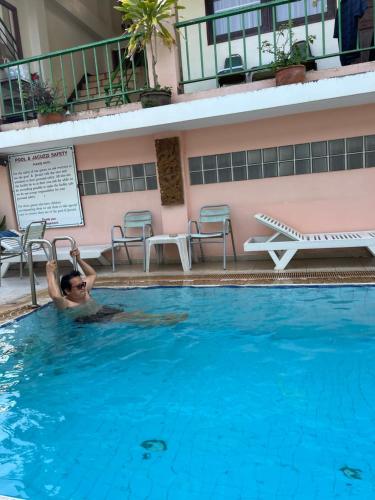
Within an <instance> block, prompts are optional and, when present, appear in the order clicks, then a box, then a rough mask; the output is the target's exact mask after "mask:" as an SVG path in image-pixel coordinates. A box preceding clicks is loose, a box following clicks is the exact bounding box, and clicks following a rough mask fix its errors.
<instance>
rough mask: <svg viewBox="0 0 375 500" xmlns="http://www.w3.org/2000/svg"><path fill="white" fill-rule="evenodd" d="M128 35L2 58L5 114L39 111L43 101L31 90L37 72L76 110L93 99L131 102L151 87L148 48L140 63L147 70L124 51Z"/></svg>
mask: <svg viewBox="0 0 375 500" xmlns="http://www.w3.org/2000/svg"><path fill="white" fill-rule="evenodd" d="M129 38H130V36H129V35H123V36H120V37H117V38H111V39H108V40H103V41H100V42H95V43H91V44H86V45H80V46H77V47H73V48H70V49H65V50H60V51H57V52H49V53H46V54H41V55H39V56H34V57H30V58H27V59H22V60H18V61H12V62H8V63H6V64H0V107H1V115H2V118H3V119H5V120H7V121H17V120H20V119H21V120H22V119H23V120H27V119H30V118H34V117H35V116H36V113H37V111H38V106H37V103H36V102H35V99H36V98H34V95H33V92H32V85H33V78H35V75H37V76H36V77H37V78H38V79H39V80H41V81H42V82H45V83H48V85H50V86H56V87H57V88H58V92H59V94H60V95H59V103H60V104H61V105H62V106H64V107H65V108H66V109H69V110H71V111H74V109H75V106H76V105H81V104H89V103H92V102H97V104H98V107H100V106H101V104H102V105H103V107H104V106H109V105H112V104H114V103H115V104H118V103H119V102H129V101H130V100H131V96H132V95H133V96H134V95H135V96H136V95H137V94H139V92H140V91H141V90H142V89H143V88H146V87H148V72H147V60H146V53H145V52H144V53H142V58H143V61H142V64H141V65H139V63H138V68H139V67H140V66H142V67H143V68H144V71H139V70H138V71H137V68H136V65H135V63H134V60H132V59H128V58H126V57H125V54H126V48H127V44H128V40H129ZM114 58H115V59H117V61H118V63H117V65H116V64H114V63H113V60H114ZM30 96H32V97H30Z"/></svg>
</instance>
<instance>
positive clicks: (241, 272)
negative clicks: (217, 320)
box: [0, 256, 375, 323]
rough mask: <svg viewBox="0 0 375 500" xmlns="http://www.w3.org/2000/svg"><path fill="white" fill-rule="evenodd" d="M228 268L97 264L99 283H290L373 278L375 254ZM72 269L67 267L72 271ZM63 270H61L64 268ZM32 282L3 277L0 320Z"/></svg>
mask: <svg viewBox="0 0 375 500" xmlns="http://www.w3.org/2000/svg"><path fill="white" fill-rule="evenodd" d="M227 267H228V269H227V270H226V271H224V270H223V268H222V262H221V261H220V262H219V261H217V262H204V263H199V264H194V265H193V269H192V271H190V272H187V273H184V272H183V271H182V269H181V266H180V265H178V264H165V265H156V264H153V265H152V267H151V272H149V273H144V272H143V267H142V265H141V264H134V265H131V266H129V265H122V266H118V269H117V270H116V272H115V273H112V269H111V268H110V267H108V266H97V267H96V271H97V273H98V279H97V283H96V286H97V287H111V286H114V287H121V286H125V287H126V286H152V285H165V286H181V285H185V286H189V285H251V284H253V285H262V284H264V285H267V284H268V285H271V284H273V285H275V284H279V285H282V284H284V285H290V284H323V283H329V284H334V283H339V284H344V283H348V284H349V283H364V284H365V283H375V257H367V256H363V257H350V258H349V257H342V258H321V259H294V260H293V261H292V262H291V263H290V265H289V266H288V269H287V270H285V271H274V270H273V263H272V262H271V261H270V260H250V261H249V260H242V261H239V262H231V261H230V262H228V266H227ZM69 270H70V269H69V268H67V269H66V271H67V272H69ZM64 271H65V270H64V269H61V272H64ZM36 275H37V279H38V284H37V285H36V289H37V297H38V304H39V305H43V304H46V303H47V302H49V300H50V299H49V297H48V293H47V281H46V278H45V276H44V267H43V266H36ZM30 306H31V295H30V282H29V278H28V275H27V271H26V272H25V276H24V278H23V279H20V278H19V276H18V269H17V268H15V269H13V270H11V271H9V273H7V275H6V277H5V278H3V279H2V280H1V287H0V323H3V322H5V321H8V320H9V319H12V318H14V317H17V316H19V315H22V314H25V313H27V312H28V311H30V310H31V307H30Z"/></svg>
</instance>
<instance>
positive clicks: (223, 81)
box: [217, 54, 246, 87]
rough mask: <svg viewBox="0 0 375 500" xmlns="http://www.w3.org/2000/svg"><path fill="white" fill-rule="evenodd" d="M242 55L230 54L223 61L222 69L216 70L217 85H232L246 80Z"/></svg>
mask: <svg viewBox="0 0 375 500" xmlns="http://www.w3.org/2000/svg"><path fill="white" fill-rule="evenodd" d="M244 70H245V68H244V65H243V61H242V57H241V55H240V54H232V55H231V56H230V57H227V58H226V59H225V61H224V69H221V70H220V71H218V72H217V81H218V85H219V87H222V86H223V85H228V84H229V85H232V84H235V83H243V82H245V81H246V74H245V73H243V71H244Z"/></svg>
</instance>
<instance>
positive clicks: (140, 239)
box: [111, 210, 154, 272]
mask: <svg viewBox="0 0 375 500" xmlns="http://www.w3.org/2000/svg"><path fill="white" fill-rule="evenodd" d="M116 229H117V230H119V231H120V234H121V236H116V234H115V233H116V232H117V233H118V231H116ZM134 230H138V234H135V231H134ZM153 234H154V233H153V230H152V214H151V212H150V211H149V210H132V211H130V212H126V214H125V215H124V222H123V225H122V226H112V229H111V241H112V270H113V272H115V248H116V247H119V246H122V245H124V247H125V251H126V255H127V257H128V261H129V264H131V263H132V261H131V258H130V255H129V250H128V246H142V247H143V270H144V271H146V239H147V238H149V237H150V236H153Z"/></svg>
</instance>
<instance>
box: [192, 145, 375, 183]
mask: <svg viewBox="0 0 375 500" xmlns="http://www.w3.org/2000/svg"><path fill="white" fill-rule="evenodd" d="M370 167H375V135H367V136H364V137H363V136H359V137H348V138H345V139H334V140H331V141H315V142H310V143H304V144H290V145H288V146H279V147H276V146H275V147H272V148H264V149H251V150H248V151H234V152H231V153H223V154H218V155H209V156H197V157H194V158H189V172H190V184H191V185H196V184H212V183H217V182H234V181H243V180H255V179H264V178H268V177H284V176H289V175H302V174H314V173H321V172H336V171H339V170H354V169H358V168H370Z"/></svg>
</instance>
